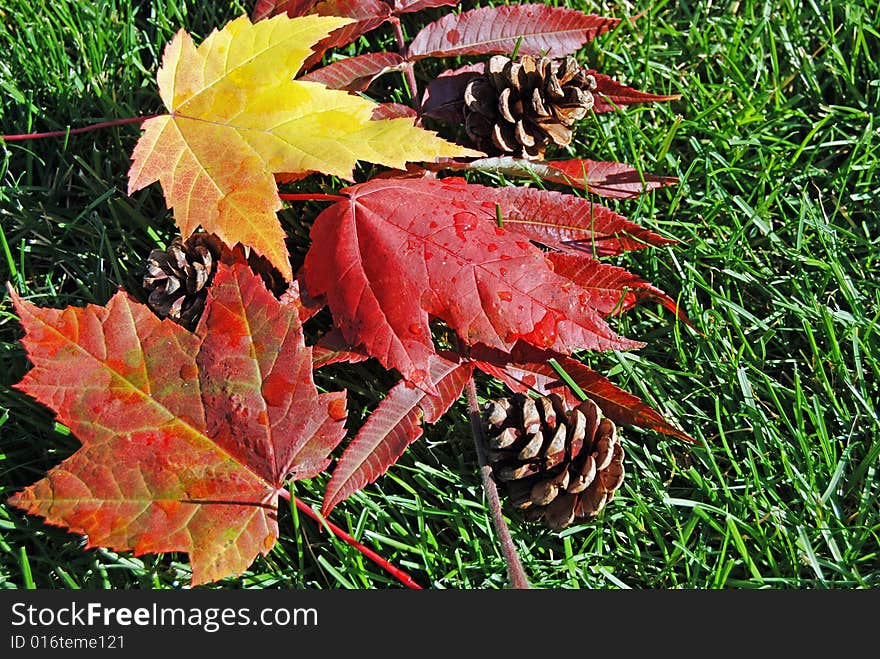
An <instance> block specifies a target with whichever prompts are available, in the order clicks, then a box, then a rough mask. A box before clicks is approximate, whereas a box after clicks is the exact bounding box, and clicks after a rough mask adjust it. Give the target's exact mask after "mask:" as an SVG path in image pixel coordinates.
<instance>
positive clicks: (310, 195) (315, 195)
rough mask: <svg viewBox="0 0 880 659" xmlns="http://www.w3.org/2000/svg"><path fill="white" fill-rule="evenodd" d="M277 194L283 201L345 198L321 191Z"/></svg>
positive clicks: (338, 199)
mask: <svg viewBox="0 0 880 659" xmlns="http://www.w3.org/2000/svg"><path fill="white" fill-rule="evenodd" d="M278 196H279V197H280V198H281V199H283V200H284V201H342V200H344V199H347V197H343V196H342V195H338V194H324V193H321V192H297V193H291V194H281V193H279V194H278Z"/></svg>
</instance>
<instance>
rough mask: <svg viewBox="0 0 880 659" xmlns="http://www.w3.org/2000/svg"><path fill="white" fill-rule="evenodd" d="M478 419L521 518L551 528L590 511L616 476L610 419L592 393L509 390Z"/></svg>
mask: <svg viewBox="0 0 880 659" xmlns="http://www.w3.org/2000/svg"><path fill="white" fill-rule="evenodd" d="M483 426H484V434H485V436H486V439H487V442H488V446H487V447H486V448H487V454H488V458H489V463H490V464H491V466H492V472H493V475H494V477H495V479H496V480H497V481H500V482H503V483H505V484H506V486H507V492H508V495H509V497H510V501H511V503H512V504H513V505H514V506H515V507H517V508H520V509H522V510H524V515H525V518H526V519H527V520H528V521H538V520H540V521H542V522H543V523H544V524H545V525H547V526H549V527H550V528H551V529H554V530H559V529H563V528H565V527H566V526H568V525H570V524H571V523H572V522H575V521H582V520H585V519H589V518H591V517H595V516H596V515H598V514H599V511H600V510H602V508H603V507H604V506H605V504H607V503H608V502H609V501H611V499H612V498H613V497H614V492H615V490H617V489H618V488H619V487H620V486H621V484H622V483H623V477H624V468H623V458H624V451H623V447H622V446H621V445H620V442H619V440H618V437H617V431H616V428H615V425H614V423H613V422H612V421H611V420H610V419H606V418H603V417H602V413H601V411H600V410H599V407H598V405H596V404H595V403H594V402H593V401H590V400H586V401H583V402H582V403H580V404H578V405H577V406H576V407H574V408H572V409H568V408H567V407H566V405H565V402H564V401H563V399H562V397H561V396H559V395H557V394H551V395H550V396H542V397H540V398H530V397H528V396H526V395H524V394H514V395H513V396H512V397H510V398H502V399H498V400H492V401H489V403H488V404H487V405H486V407H485V410H484V414H483Z"/></svg>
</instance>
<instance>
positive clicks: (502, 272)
mask: <svg viewBox="0 0 880 659" xmlns="http://www.w3.org/2000/svg"><path fill="white" fill-rule="evenodd" d="M498 272H500V273H501V276H502V277H506V276H507V268H499V269H498Z"/></svg>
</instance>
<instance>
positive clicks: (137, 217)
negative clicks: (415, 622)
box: [0, 0, 880, 588]
mask: <svg viewBox="0 0 880 659" xmlns="http://www.w3.org/2000/svg"><path fill="white" fill-rule="evenodd" d="M483 4H486V3H483ZM557 4H562V3H557ZM565 4H567V5H568V6H572V7H577V8H580V9H585V10H587V11H596V12H599V13H602V12H603V11H610V12H614V13H615V14H616V15H622V12H623V11H624V9H622V8H621V5H620V4H618V3H613V7H615V9H608V8H607V7H604V6H600V5H594V4H590V3H580V2H568V3H565ZM627 7H628V9H627V13H628V14H630V15H634V14H636V13H638V12H639V11H645V12H646V13H645V15H644V16H642V17H641V18H640V19H638V21H636V22H635V23H634V24H633V25H630V24H627V23H624V24H622V25H621V26H620V27H619V28H618V29H617V30H616V31H614V32H613V33H610V34H606V35H603V36H602V37H600V38H599V39H598V40H597V41H596V42H594V43H593V44H591V45H589V46H588V47H586V48H585V49H584V51H583V53H581V59H582V61H584V62H588V63H589V64H590V65H591V66H593V67H594V68H597V69H599V70H600V71H603V72H605V73H608V74H610V75H613V76H615V77H617V78H619V79H622V80H623V81H625V82H627V83H629V84H632V85H633V86H635V87H637V88H640V89H645V90H648V91H653V92H655V93H668V94H681V95H682V98H681V100H679V101H675V102H671V103H665V104H655V105H650V106H640V107H632V108H629V109H627V110H626V111H622V112H619V113H614V114H610V115H603V116H601V117H596V118H590V119H587V120H585V121H584V123H583V125H582V126H581V128H580V129H579V132H578V136H577V139H576V141H575V143H574V144H573V145H572V147H571V148H570V149H569V155H570V156H579V157H588V158H593V159H598V160H619V161H623V162H628V163H630V164H633V165H637V166H639V167H640V168H642V169H643V170H644V171H646V172H652V173H657V174H664V175H673V176H677V177H679V178H680V180H681V182H680V184H679V185H678V186H676V187H673V188H669V189H667V190H663V191H660V192H656V193H653V194H650V195H646V196H645V197H643V198H641V199H639V200H633V201H625V202H619V203H615V204H613V205H614V206H615V207H617V208H618V209H619V210H620V211H621V212H623V213H624V214H626V215H627V216H628V217H629V218H631V219H632V220H634V221H636V222H638V223H640V224H642V225H644V226H646V227H649V228H652V229H653V230H655V231H659V232H661V233H663V234H664V235H668V236H671V237H675V238H678V239H679V240H680V241H681V244H679V245H675V246H672V247H670V248H667V249H653V250H648V251H643V252H640V253H635V254H630V255H628V256H626V257H623V258H620V259H616V260H615V262H616V263H618V264H620V265H624V266H626V267H627V268H628V269H630V270H632V271H633V272H636V273H638V274H640V275H642V276H644V277H645V278H646V279H648V280H649V281H651V282H652V283H654V284H655V285H657V286H659V287H660V288H662V289H664V290H665V291H667V292H668V293H670V294H671V295H672V296H673V297H674V298H676V299H677V300H678V301H679V303H680V304H681V305H682V307H683V308H684V310H685V311H686V312H687V314H688V315H689V316H690V318H691V319H692V320H693V321H694V323H695V325H696V327H697V328H698V329H699V331H700V334H697V333H695V332H692V331H690V330H689V329H688V328H686V327H685V326H683V325H682V324H680V323H677V322H676V321H675V319H674V318H672V317H671V315H670V314H669V313H667V312H664V311H662V310H661V309H659V308H655V307H653V306H645V307H642V308H640V309H637V310H635V311H633V312H631V313H630V314H628V315H627V316H626V317H624V318H622V319H620V320H619V321H615V326H616V327H617V328H618V329H619V330H620V331H621V332H622V333H624V334H625V335H627V336H631V337H634V338H639V339H642V340H644V341H647V343H648V345H647V347H646V348H644V349H642V350H640V351H638V352H634V353H607V354H584V355H582V357H583V359H584V360H585V361H586V362H588V363H589V364H590V365H592V366H593V367H594V368H597V369H599V370H601V371H603V372H604V373H607V374H608V376H609V377H610V378H611V379H612V380H613V381H614V382H615V383H616V384H618V385H619V386H621V387H623V388H625V389H627V390H629V391H632V392H633V393H635V394H637V395H639V396H641V397H642V398H643V399H645V400H646V401H647V402H649V403H650V404H651V405H653V406H654V407H655V408H656V409H658V410H660V411H661V412H663V413H664V414H665V415H666V416H667V417H668V418H669V419H671V420H672V421H673V422H675V423H677V424H678V425H680V426H681V427H682V428H683V429H684V430H686V431H687V432H688V433H690V434H691V435H692V436H693V437H695V438H696V439H697V444H696V446H694V447H689V446H686V445H684V444H683V443H682V442H679V441H676V440H672V439H669V438H667V437H665V436H662V435H658V434H657V433H652V432H647V431H642V430H638V429H635V428H625V429H624V431H623V436H624V442H625V446H626V450H627V477H626V482H625V484H624V486H623V488H622V490H621V491H620V492H619V496H618V497H617V498H616V499H615V500H614V502H613V503H612V504H610V505H609V506H608V507H607V508H606V509H605V510H604V511H603V513H602V515H600V517H599V518H598V519H597V520H595V521H594V522H591V523H589V524H581V525H578V526H576V527H572V528H570V529H567V530H566V531H564V532H561V533H553V532H550V531H547V530H545V529H543V528H542V527H539V526H535V525H526V524H523V523H521V522H519V521H517V520H516V518H513V519H512V520H511V529H512V533H513V537H514V541H515V543H516V545H517V547H518V549H519V551H520V553H521V555H522V558H523V562H524V566H525V569H526V571H527V573H528V574H529V577H530V579H531V580H532V582H533V583H534V584H535V585H536V586H540V587H546V588H555V587H559V588H629V587H631V588H868V587H877V586H880V549H878V547H880V511H878V499H880V480H878V470H880V392H878V387H880V336H878V332H880V329H878V322H880V285H878V282H880V219H878V218H880V178H878V176H877V173H878V168H880V165H878V153H880V113H878V110H877V107H878V106H880V98H878V96H880V64H878V61H877V59H876V56H872V54H876V53H877V52H880V33H878V29H880V26H878V25H877V24H876V23H875V21H876V15H877V9H878V3H877V2H875V1H874V0H871V1H870V2H855V1H851V2H850V1H846V0H835V1H825V2H812V3H799V2H793V1H789V0H778V1H776V2H769V3H765V2H755V1H754V0H740V1H739V2H720V3H696V2H677V3H673V2H647V1H644V0H638V1H637V2H635V3H633V5H632V6H631V7H629V5H627ZM249 9H250V3H238V2H212V3H205V2H202V3H195V2H187V3H182V2H152V3H151V2H127V1H122V0H112V1H110V0H108V1H107V2H103V3H79V2H64V1H62V2H55V3H44V2H20V1H17V0H0V19H2V20H0V48H2V51H3V53H4V56H3V58H2V61H0V99H2V104H0V133H2V134H11V133H24V132H29V131H34V130H54V129H63V128H64V127H65V126H81V125H85V124H88V123H91V122H95V121H102V120H108V119H114V118H122V117H129V116H133V115H137V114H151V113H153V112H158V111H161V107H160V101H159V98H158V95H157V93H156V91H155V80H154V76H155V71H156V69H157V66H158V62H159V58H160V56H161V51H162V48H163V46H164V44H165V43H166V42H167V41H168V40H169V39H170V38H171V36H172V35H173V34H174V32H175V31H176V30H177V29H178V28H180V27H186V28H187V30H189V31H191V32H192V33H194V34H195V35H196V38H197V41H198V40H199V39H200V38H201V37H203V36H205V35H206V34H207V33H208V32H210V31H211V30H212V29H213V28H214V27H217V26H221V25H222V24H223V23H225V22H226V21H227V20H229V19H230V18H232V17H234V16H236V15H238V14H240V13H241V12H242V11H246V10H249ZM440 13H441V12H440V10H435V11H434V12H432V13H431V14H430V15H432V16H436V15H439V14H440ZM417 21H418V17H411V18H410V19H408V20H407V21H406V27H407V30H408V33H409V34H410V35H412V34H414V29H415V28H416V26H417V24H418V23H417ZM389 35H390V32H386V31H384V30H380V31H378V32H377V33H375V34H373V35H371V36H370V38H369V39H368V40H362V41H360V42H358V43H357V44H355V45H353V46H352V47H351V48H350V49H348V51H347V52H350V53H359V52H364V51H366V50H368V49H378V48H379V47H386V46H388V44H389V43H390V42H389ZM437 67H439V64H436V63H426V65H425V66H423V67H422V68H420V72H421V73H423V74H425V75H427V74H428V72H431V71H433V72H436V71H437V70H439V68H437ZM398 83H399V79H397V78H393V77H390V78H389V79H388V80H387V84H392V85H396V86H398V89H399V85H398ZM387 84H386V85H385V86H387ZM384 88H385V87H384V86H383V84H377V85H376V88H375V89H376V94H377V96H378V95H379V94H385V96H383V97H382V98H380V99H379V100H387V98H391V97H393V95H394V92H385V91H384ZM397 94H398V97H399V92H397ZM137 136H138V130H137V128H136V127H135V126H125V127H119V128H114V129H108V130H105V131H101V132H95V133H89V134H85V135H78V136H71V137H70V138H69V139H51V140H40V141H30V142H18V143H9V144H6V145H5V146H0V154H2V164H0V250H2V253H0V279H3V280H9V281H11V282H12V283H13V284H14V285H15V286H16V288H17V289H18V290H19V291H20V292H21V293H22V294H23V295H26V296H27V297H28V298H29V299H30V300H32V301H34V302H36V303H38V304H41V305H45V306H52V307H63V306H65V305H71V304H74V305H82V304H85V303H98V304H103V303H105V302H106V301H107V299H108V298H109V297H110V295H112V293H113V292H114V291H115V290H116V289H117V287H118V286H122V287H124V288H125V289H127V290H129V291H132V292H135V293H137V291H138V290H139V288H138V286H139V281H138V280H139V269H140V268H141V266H142V263H143V260H144V258H145V257H146V255H147V254H148V253H149V251H150V249H152V248H153V247H155V246H157V245H164V244H166V243H167V242H168V241H169V240H170V239H171V238H172V237H173V235H174V225H173V222H172V220H171V217H170V214H169V212H168V211H167V209H166V208H165V204H164V201H163V198H162V194H161V190H160V189H159V187H158V186H151V187H150V188H149V189H146V190H144V191H141V192H139V193H137V194H135V195H134V196H133V197H128V196H127V195H126V194H125V188H126V172H127V169H128V162H129V154H130V152H131V149H132V147H133V146H134V143H135V141H136V139H137ZM564 155H565V154H560V157H564ZM365 171H366V170H365ZM318 185H324V186H325V188H327V189H329V188H330V187H332V186H335V185H338V182H336V181H332V180H330V179H319V180H316V181H314V182H307V183H305V184H304V185H303V189H316V187H317V186H318ZM328 186H329V187H328ZM319 208H320V206H319V205H317V204H308V205H300V206H298V207H297V208H296V209H291V210H286V211H284V212H282V219H283V221H284V222H285V223H286V228H287V229H288V232H289V233H290V234H291V235H292V236H305V235H306V230H307V225H308V223H309V222H310V221H311V220H312V219H313V218H314V216H315V214H316V213H317V212H318V210H319ZM303 248H304V245H303V244H300V245H299V246H298V248H294V255H295V257H301V255H302V250H303ZM297 250H298V251H297ZM3 295H4V297H3V298H2V301H0V500H2V501H4V502H5V498H6V496H8V495H9V494H11V493H12V492H15V491H17V490H19V489H20V488H22V487H24V486H25V485H28V484H30V483H32V482H34V481H35V480H37V479H38V478H40V477H41V476H42V474H44V473H45V471H46V470H47V469H49V468H51V467H52V466H54V465H55V464H57V463H58V462H59V461H60V460H62V459H64V458H65V457H67V456H69V455H70V454H72V453H73V452H74V451H75V450H76V449H77V447H78V443H77V441H76V439H75V438H74V437H72V436H70V434H69V433H68V432H67V431H66V429H65V428H63V427H62V426H59V425H57V424H55V423H54V420H53V416H52V414H51V413H50V412H49V411H48V410H46V409H45V408H43V407H41V406H40V405H38V404H37V403H35V402H33V401H32V400H31V399H29V398H28V397H26V396H24V395H23V394H21V393H19V392H18V391H16V390H15V389H13V388H12V385H13V384H14V383H16V382H18V380H20V379H21V377H22V376H23V374H24V373H25V372H26V370H27V368H28V365H27V360H26V358H25V355H24V352H23V350H22V348H21V347H20V345H19V344H18V339H19V338H20V336H21V330H20V328H19V326H18V323H17V320H16V318H15V315H14V313H13V310H12V308H11V305H10V303H9V299H8V296H6V294H5V292H4V293H3ZM318 379H319V384H320V385H321V386H324V387H326V388H327V389H339V388H342V387H346V388H348V389H349V391H350V409H351V414H352V423H351V425H352V426H353V427H356V426H357V425H358V424H359V423H360V422H362V420H363V419H364V418H366V415H367V414H368V413H369V411H370V410H372V409H373V408H374V407H375V405H376V403H377V401H378V400H379V399H380V397H381V395H382V394H383V392H385V391H387V389H388V387H389V386H390V385H391V384H392V383H393V382H394V378H393V376H391V375H390V374H387V373H384V372H382V371H381V370H380V369H378V368H377V367H375V366H373V365H356V366H340V367H336V368H332V369H327V370H326V372H325V371H322V372H321V373H320V374H319V378H318ZM478 386H479V389H480V391H481V394H482V395H483V396H486V397H489V396H491V395H495V394H497V393H498V392H500V391H501V389H500V387H499V386H498V385H497V384H493V383H490V382H487V381H486V380H480V381H479V382H478ZM464 413H465V408H464V405H463V402H462V401H460V402H459V403H457V404H456V405H455V406H454V407H453V408H452V410H451V411H450V413H449V414H447V416H446V417H445V418H444V419H443V421H441V422H440V423H438V424H435V425H433V426H431V427H429V428H428V429H427V432H426V435H425V437H424V439H423V440H421V441H419V442H417V443H416V444H414V445H413V446H412V447H411V448H410V449H409V450H408V451H407V452H406V453H405V455H404V456H403V458H402V459H401V460H400V462H399V463H398V465H397V466H395V467H394V468H392V470H391V471H390V473H389V474H388V475H387V476H385V477H384V478H382V479H380V480H379V481H378V482H377V483H375V484H373V485H371V486H369V487H367V488H365V489H364V490H363V491H362V492H360V493H358V494H356V495H354V496H353V497H351V498H350V499H349V500H347V501H345V502H344V503H343V504H341V505H340V506H339V507H338V508H337V509H336V510H335V511H334V512H333V515H332V519H333V520H334V521H335V522H336V523H338V524H340V525H341V526H343V527H345V528H347V529H349V531H350V532H351V533H352V534H354V535H355V536H356V537H358V538H360V539H361V540H362V541H363V542H364V543H366V544H367V545H369V546H371V547H374V548H375V549H376V550H377V551H378V552H379V553H381V554H382V555H383V556H385V557H386V558H387V559H389V560H391V561H392V562H394V563H395V564H397V565H398V566H400V567H401V568H403V569H404V570H407V571H408V572H410V573H411V574H412V575H413V576H414V577H415V578H416V579H417V580H418V581H419V582H420V583H422V584H424V585H425V586H428V587H434V588H462V587H464V588H501V587H504V585H505V582H506V577H505V567H504V562H503V558H502V555H501V551H500V548H499V546H498V543H497V540H496V537H495V534H494V532H493V530H492V528H491V523H490V520H489V516H488V512H487V509H486V507H485V505H484V502H483V497H482V492H481V488H480V484H479V476H478V473H477V467H476V457H475V455H474V450H473V444H472V439H471V437H470V431H469V429H468V426H467V423H466V422H465V416H464ZM326 482H327V478H326V476H322V477H319V478H316V479H313V480H311V481H307V482H299V483H297V484H296V490H295V493H296V495H297V496H300V497H301V498H302V499H303V500H305V501H307V502H309V503H311V504H312V505H313V506H315V507H319V505H320V501H321V497H322V492H323V487H324V486H325V484H326ZM280 526H281V532H282V535H281V538H280V540H279V542H278V544H277V545H276V547H275V548H274V549H273V550H272V551H271V552H270V553H269V555H268V556H267V557H266V558H261V559H258V560H257V561H255V562H254V564H253V565H252V566H251V568H250V569H249V570H248V571H247V572H246V573H245V574H244V575H242V576H240V577H236V578H230V579H227V580H225V581H222V582H220V583H219V584H217V585H218V586H219V587H228V588H243V587H246V588H385V587H392V588H393V587H397V586H398V584H397V582H396V581H394V580H393V579H391V578H390V577H389V576H388V575H386V574H385V573H384V572H383V571H382V570H381V569H379V568H377V567H376V566H375V565H373V564H372V563H371V562H369V561H368V560H366V559H365V558H364V557H363V556H361V555H360V554H359V553H358V552H356V551H355V550H353V549H351V548H350V547H348V546H347V545H345V544H344V543H342V542H340V541H338V540H336V539H335V538H334V537H332V536H330V535H329V534H327V533H326V532H324V531H321V530H319V529H318V528H317V526H316V525H315V524H314V523H312V522H311V520H308V519H304V518H302V517H301V516H297V515H296V514H294V511H291V510H290V509H289V508H288V507H286V506H282V510H281V515H280ZM83 545H84V542H83V539H82V538H81V537H79V536H76V535H73V534H69V533H66V532H65V531H63V530H62V529H58V528H53V527H49V526H46V525H44V524H43V523H41V522H40V521H39V519H37V518H35V517H29V516H26V515H24V514H22V513H21V512H20V511H18V510H16V509H14V508H12V507H9V506H6V505H5V503H2V504H0V587H6V588H28V587H34V586H36V587H40V588H176V587H181V586H184V585H186V584H187V583H188V579H189V566H188V563H187V560H186V556H185V555H161V556H153V555H147V556H142V557H133V556H132V555H130V554H119V553H116V552H111V551H107V550H102V549H89V550H86V549H83Z"/></svg>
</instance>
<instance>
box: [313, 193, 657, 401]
mask: <svg viewBox="0 0 880 659" xmlns="http://www.w3.org/2000/svg"><path fill="white" fill-rule="evenodd" d="M343 192H344V193H346V194H347V195H348V199H346V200H344V201H340V202H337V203H336V204H334V205H333V206H331V207H330V208H328V209H326V210H325V211H324V212H323V213H321V215H320V216H318V218H317V219H316V220H315V223H314V225H313V227H312V232H311V238H312V245H311V248H310V249H309V252H308V254H307V255H306V260H305V265H304V268H303V270H304V278H305V288H306V290H307V292H308V294H309V295H311V296H315V297H318V296H322V297H326V299H327V302H328V304H329V307H330V311H331V312H332V314H333V318H334V322H335V324H336V326H337V327H338V328H339V329H340V330H341V331H342V334H343V336H344V337H345V339H346V341H348V342H349V343H350V344H352V345H354V346H359V345H360V346H363V348H364V350H365V351H366V352H367V353H368V354H369V355H370V356H373V357H376V358H377V359H378V360H379V362H380V363H382V365H383V366H385V367H386V368H395V369H397V370H398V371H399V372H400V373H401V374H402V375H403V376H404V377H405V378H406V379H407V380H408V381H410V382H412V383H414V384H416V385H418V386H420V387H423V388H425V391H428V392H429V393H431V394H434V395H436V394H437V389H436V387H435V386H434V385H433V384H432V383H431V380H430V378H429V376H428V373H429V364H428V362H429V359H430V358H431V356H432V355H434V354H435V350H434V345H433V342H432V340H431V328H430V326H429V324H428V323H429V320H430V318H431V317H436V318H440V319H442V320H444V321H446V323H447V324H449V326H450V327H451V328H452V329H453V330H455V331H456V332H457V333H458V335H459V336H460V337H461V338H462V339H463V340H464V341H465V342H467V343H469V344H473V343H484V344H486V345H488V346H491V347H494V348H498V349H501V350H509V349H510V348H511V347H512V346H513V345H514V344H515V343H516V342H517V341H519V340H522V341H525V342H526V343H528V344H531V345H535V346H538V347H541V348H550V349H553V350H555V351H557V352H560V353H570V352H572V351H573V350H576V349H591V350H611V349H624V350H625V349H630V348H638V347H641V346H642V345H643V344H642V343H639V342H637V341H631V340H629V339H625V338H623V337H620V336H618V335H617V334H615V333H614V332H613V331H612V330H611V328H610V327H609V326H608V324H607V323H606V322H605V320H604V319H603V318H602V314H600V313H599V312H598V311H596V310H595V309H594V308H593V307H592V306H591V305H590V292H589V291H586V290H584V289H582V288H580V287H579V286H578V285H577V284H576V283H574V282H572V281H570V280H569V279H567V278H566V277H562V276H560V275H558V274H556V273H555V272H554V271H553V268H552V266H551V265H550V263H549V261H548V260H547V259H546V258H545V257H544V254H543V253H542V252H541V250H540V249H539V248H538V247H536V246H534V245H533V244H531V243H530V242H529V240H528V239H527V238H526V237H524V236H522V235H520V234H519V233H517V232H515V231H507V230H506V229H503V228H501V227H499V226H497V224H496V223H495V216H496V209H497V208H498V204H505V205H509V204H508V202H507V201H506V195H507V194H508V193H507V191H503V190H499V189H495V188H488V187H484V186H480V185H469V184H466V183H464V182H463V181H462V179H456V178H447V179H443V180H439V181H438V180H430V179H374V180H372V181H368V182H367V183H363V184H361V185H356V186H353V187H350V188H347V189H345V190H343ZM533 210H535V211H540V208H537V207H535V208H533Z"/></svg>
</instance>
